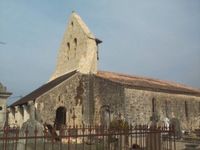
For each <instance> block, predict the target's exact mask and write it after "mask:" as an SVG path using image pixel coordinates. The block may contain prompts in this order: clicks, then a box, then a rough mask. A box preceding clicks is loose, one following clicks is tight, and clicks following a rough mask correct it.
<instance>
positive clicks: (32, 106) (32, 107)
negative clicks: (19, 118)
mask: <svg viewBox="0 0 200 150" xmlns="http://www.w3.org/2000/svg"><path fill="white" fill-rule="evenodd" d="M28 106H29V116H30V120H35V104H34V102H33V101H29V102H28Z"/></svg>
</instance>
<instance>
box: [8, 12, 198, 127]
mask: <svg viewBox="0 0 200 150" xmlns="http://www.w3.org/2000/svg"><path fill="white" fill-rule="evenodd" d="M100 43H101V41H100V40H99V39H97V38H95V36H94V35H93V34H92V33H91V32H90V30H89V29H88V27H87V26H86V25H85V23H84V22H83V21H82V19H81V18H80V17H79V16H78V15H77V14H76V13H72V15H71V17H70V20H69V23H68V26H67V29H66V32H65V33H64V38H63V41H62V43H61V46H60V49H59V54H58V59H57V66H56V69H55V72H54V73H53V75H52V77H51V78H50V80H49V81H48V82H47V83H46V84H44V85H42V86H41V87H39V88H38V89H36V90H34V91H33V92H31V93H30V94H28V95H26V96H25V97H23V98H21V99H19V100H18V101H16V102H15V103H13V104H12V105H10V106H9V108H8V124H10V125H12V124H14V125H17V126H19V127H21V126H22V125H23V123H24V122H26V121H27V120H28V119H29V118H30V115H31V114H34V115H35V116H36V119H37V120H38V121H39V122H40V123H42V124H44V123H47V124H51V125H52V126H55V127H56V128H57V129H59V128H60V127H61V126H62V125H75V124H76V125H81V124H106V125H109V123H110V122H112V121H113V120H115V119H117V118H122V119H123V120H125V121H126V122H128V123H130V124H147V123H148V122H149V121H150V118H151V117H152V115H155V114H156V116H157V117H159V119H160V120H163V119H164V118H169V119H170V118H177V119H178V120H180V122H181V126H182V128H183V129H191V128H193V129H195V128H198V127H199V125H200V122H199V121H200V90H198V89H194V88H191V87H187V86H184V85H181V84H177V83H173V82H166V81H161V80H155V79H151V78H144V77H138V76H131V75H125V74H119V73H113V72H107V71H98V68H97V63H98V44H100ZM31 106H34V108H35V109H34V111H35V112H34V113H31V112H30V107H31Z"/></svg>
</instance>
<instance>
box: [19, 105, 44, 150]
mask: <svg viewBox="0 0 200 150" xmlns="http://www.w3.org/2000/svg"><path fill="white" fill-rule="evenodd" d="M29 107H30V118H29V119H28V120H27V121H26V122H24V123H23V124H22V127H21V129H20V132H19V136H20V137H26V136H28V137H30V136H31V137H34V136H43V135H44V132H43V131H44V127H43V124H41V123H40V122H39V121H38V120H37V119H36V117H35V116H36V115H35V106H34V103H30V104H29ZM27 131H28V134H27V135H26V132H27ZM36 140H37V143H41V142H43V139H42V138H40V139H36ZM26 142H27V150H29V149H30V150H31V149H33V148H34V142H35V139H34V138H33V139H28V140H27V141H26V140H25V139H20V140H19V141H18V145H17V150H22V149H25V143H26ZM36 146H37V145H36ZM36 149H37V147H36Z"/></svg>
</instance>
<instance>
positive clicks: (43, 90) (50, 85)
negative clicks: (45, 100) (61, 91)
mask: <svg viewBox="0 0 200 150" xmlns="http://www.w3.org/2000/svg"><path fill="white" fill-rule="evenodd" d="M74 74H76V71H72V72H70V73H67V74H65V75H63V76H60V77H58V78H56V79H54V80H52V81H50V82H48V83H46V84H44V85H42V86H41V87H39V88H38V89H36V90H34V91H33V92H31V93H29V94H28V95H26V96H24V97H22V98H21V99H19V100H17V101H16V102H14V103H13V104H12V105H10V106H11V107H12V106H16V105H23V104H26V103H28V101H31V100H35V99H36V98H38V97H39V96H41V95H42V94H44V93H46V92H47V91H49V90H51V89H52V88H54V87H55V86H57V85H59V84H60V83H62V82H63V81H65V80H67V79H68V78H70V77H72V76H73V75H74Z"/></svg>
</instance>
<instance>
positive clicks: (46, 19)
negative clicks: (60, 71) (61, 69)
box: [0, 0, 200, 103]
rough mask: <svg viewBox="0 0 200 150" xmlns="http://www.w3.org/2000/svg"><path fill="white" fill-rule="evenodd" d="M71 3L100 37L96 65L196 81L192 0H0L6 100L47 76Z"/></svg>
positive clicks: (196, 22) (198, 22)
mask: <svg viewBox="0 0 200 150" xmlns="http://www.w3.org/2000/svg"><path fill="white" fill-rule="evenodd" d="M73 10H74V11H76V12H77V13H78V14H79V15H80V16H81V17H82V19H83V20H84V21H85V22H86V24H87V25H88V26H89V28H90V30H91V31H92V32H93V33H94V35H96V37H97V38H99V39H101V40H103V43H102V44H101V46H100V61H99V70H107V71H113V72H120V73H126V74H133V75H139V76H146V77H152V78H156V79H163V80H169V81H176V82H179V83H183V84H186V85H189V86H193V87H197V88H200V1H199V0H109V1H108V0H98V1H97V0H96V1H95V0H17V1H16V0H0V42H5V43H6V44H3V43H0V82H2V83H3V84H4V85H6V86H7V88H8V90H9V91H10V92H13V95H12V97H11V99H10V100H9V101H10V102H13V101H15V100H16V99H18V98H14V97H15V96H20V95H22V96H24V95H26V94H28V93H29V92H31V91H32V90H34V89H36V88H38V87H39V86H41V85H42V84H44V83H46V82H47V81H48V79H49V78H50V76H51V74H52V73H53V71H54V69H55V65H56V57H57V53H58V48H59V45H60V43H61V40H62V37H63V33H64V31H65V28H66V25H67V21H68V19H69V16H70V14H71V12H72V11H73ZM10 102H9V103H10Z"/></svg>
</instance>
